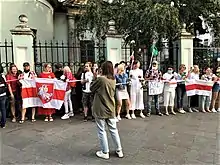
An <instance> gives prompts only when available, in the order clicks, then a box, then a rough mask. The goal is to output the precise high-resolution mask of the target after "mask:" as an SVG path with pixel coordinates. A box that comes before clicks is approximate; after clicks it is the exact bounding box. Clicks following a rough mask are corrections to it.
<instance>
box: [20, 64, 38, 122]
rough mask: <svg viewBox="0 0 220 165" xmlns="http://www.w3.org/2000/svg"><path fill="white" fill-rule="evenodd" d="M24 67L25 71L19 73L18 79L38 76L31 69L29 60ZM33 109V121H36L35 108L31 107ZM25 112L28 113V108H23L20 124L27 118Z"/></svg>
mask: <svg viewBox="0 0 220 165" xmlns="http://www.w3.org/2000/svg"><path fill="white" fill-rule="evenodd" d="M23 67H24V72H23V73H22V74H20V75H19V77H18V79H33V78H35V77H37V75H36V73H35V72H34V71H30V64H29V63H28V62H25V63H24V64H23ZM31 109H32V118H31V121H32V122H35V121H36V120H35V110H36V109H35V108H31ZM25 114H26V108H25V109H22V111H21V120H20V121H19V123H20V124H23V123H24V120H25Z"/></svg>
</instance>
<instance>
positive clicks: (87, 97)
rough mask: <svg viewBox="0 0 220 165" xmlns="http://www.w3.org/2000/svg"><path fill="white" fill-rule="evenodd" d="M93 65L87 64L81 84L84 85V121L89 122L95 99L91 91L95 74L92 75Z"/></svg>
mask: <svg viewBox="0 0 220 165" xmlns="http://www.w3.org/2000/svg"><path fill="white" fill-rule="evenodd" d="M91 69H92V64H91V63H90V62H87V63H86V64H85V73H83V74H82V76H81V83H82V85H83V89H82V91H83V95H82V104H83V109H84V121H87V120H88V117H87V116H88V110H89V109H90V108H91V105H92V101H93V97H92V93H91V91H90V86H91V83H92V81H93V79H94V76H93V73H92V70H91Z"/></svg>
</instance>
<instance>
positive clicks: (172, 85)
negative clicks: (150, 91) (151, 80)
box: [163, 67, 177, 116]
mask: <svg viewBox="0 0 220 165" xmlns="http://www.w3.org/2000/svg"><path fill="white" fill-rule="evenodd" d="M176 75H177V73H173V68H171V67H170V68H168V70H167V73H165V74H164V75H163V79H164V80H165V81H167V82H165V86H164V107H165V115H167V116H169V112H168V106H169V107H170V110H171V114H173V115H176V113H175V112H174V99H175V92H176V87H177V83H176V77H177V76H176Z"/></svg>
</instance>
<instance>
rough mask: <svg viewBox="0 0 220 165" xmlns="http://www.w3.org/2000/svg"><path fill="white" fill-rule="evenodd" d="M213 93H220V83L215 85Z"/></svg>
mask: <svg viewBox="0 0 220 165" xmlns="http://www.w3.org/2000/svg"><path fill="white" fill-rule="evenodd" d="M212 92H220V85H219V84H218V83H215V84H214V85H213V87H212Z"/></svg>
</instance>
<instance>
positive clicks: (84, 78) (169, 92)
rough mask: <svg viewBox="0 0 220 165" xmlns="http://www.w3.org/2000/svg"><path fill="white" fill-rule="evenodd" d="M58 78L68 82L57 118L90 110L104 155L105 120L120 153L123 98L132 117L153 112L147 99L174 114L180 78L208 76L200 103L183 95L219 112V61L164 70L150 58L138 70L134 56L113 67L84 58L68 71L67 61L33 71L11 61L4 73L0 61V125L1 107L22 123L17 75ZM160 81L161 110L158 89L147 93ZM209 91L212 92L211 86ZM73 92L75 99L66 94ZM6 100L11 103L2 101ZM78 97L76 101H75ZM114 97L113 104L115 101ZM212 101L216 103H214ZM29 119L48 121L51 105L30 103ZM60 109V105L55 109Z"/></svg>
mask: <svg viewBox="0 0 220 165" xmlns="http://www.w3.org/2000/svg"><path fill="white" fill-rule="evenodd" d="M36 77H38V78H48V79H57V80H60V81H66V82H67V88H66V92H65V98H64V103H63V105H64V106H63V107H64V114H63V116H62V117H61V119H63V120H65V119H69V118H70V117H73V116H74V110H77V109H81V110H82V112H83V114H84V121H88V115H89V112H90V111H91V110H92V115H91V117H92V119H93V120H94V121H95V122H96V125H97V128H98V136H99V139H100V144H101V149H102V150H101V151H98V152H97V153H96V155H97V156H98V157H101V158H104V159H108V158H109V148H108V141H107V135H106V132H105V124H107V125H108V127H109V131H110V133H111V135H112V138H113V141H114V143H115V145H116V154H117V155H118V156H119V157H123V152H122V147H121V142H120V137H119V134H118V130H117V126H116V122H119V121H120V120H122V118H121V114H122V113H121V110H122V105H123V101H124V103H125V112H126V114H125V118H127V119H129V120H131V119H136V115H137V113H135V111H137V112H138V114H139V116H140V117H141V118H145V116H147V117H150V116H151V112H152V103H153V100H154V104H155V110H156V115H159V116H163V115H166V116H169V114H172V115H176V111H175V109H174V107H175V97H176V94H177V98H176V100H177V112H179V113H181V114H184V113H186V110H184V108H185V107H184V101H183V99H184V97H185V95H186V86H185V82H186V81H187V80H199V79H201V80H204V81H207V82H213V84H214V85H213V87H212V94H210V95H209V96H207V95H204V96H203V95H202V96H201V98H202V106H201V109H200V110H198V109H196V108H195V107H194V106H193V105H192V104H191V101H192V97H193V96H189V97H188V109H187V111H188V112H189V113H192V112H199V111H201V112H203V113H205V112H213V113H216V112H220V94H219V92H220V67H218V68H217V69H216V70H213V69H211V68H208V67H207V68H205V69H204V71H203V72H201V71H200V70H199V67H198V66H197V65H194V66H193V67H192V68H189V69H188V71H187V72H186V66H185V65H184V64H181V65H180V66H179V68H178V71H176V72H175V71H174V69H173V68H172V67H168V68H167V72H166V73H164V74H163V73H162V72H161V71H160V70H159V67H158V62H157V61H153V62H152V64H151V66H150V67H149V69H148V70H146V71H143V70H142V69H141V68H140V62H139V61H132V62H131V63H125V62H124V61H121V62H120V63H118V64H115V66H114V67H113V64H112V62H110V61H106V62H104V63H103V64H102V65H101V66H99V65H98V64H97V63H94V64H92V63H91V62H87V63H85V65H84V66H83V67H80V68H79V70H78V72H77V73H76V74H74V75H73V74H72V72H71V69H70V68H69V67H68V66H64V67H63V66H62V65H61V64H56V65H55V70H54V72H53V69H52V66H51V64H44V66H43V72H42V73H40V74H38V75H37V74H36V73H35V72H34V71H33V70H31V68H30V64H29V63H28V62H25V63H24V64H23V71H19V70H18V68H17V66H16V65H15V64H11V65H10V67H9V70H8V73H7V74H3V68H2V66H0V110H1V127H2V128H5V124H6V113H7V110H10V117H11V121H12V122H13V123H15V122H17V121H18V122H19V123H21V124H22V123H24V122H25V120H26V119H27V118H26V108H25V109H23V108H22V92H21V91H22V85H21V83H20V80H22V79H34V78H36ZM154 81H155V82H160V81H163V82H164V88H163V95H164V96H163V97H164V103H163V105H164V107H165V111H164V113H162V111H161V108H160V104H159V94H157V95H150V94H149V86H148V83H149V82H154ZM210 93H211V92H210ZM72 95H75V96H77V97H75V98H74V99H73V98H72V97H71V96H72ZM7 103H9V105H10V106H7V105H8V104H7ZM80 103H81V104H80ZM115 103H116V104H115ZM216 103H217V106H216ZM27 109H30V110H31V118H30V120H31V122H35V121H36V118H35V114H38V115H43V116H44V117H45V118H44V121H45V122H53V120H54V119H53V115H54V114H55V113H56V111H57V110H56V109H51V108H42V107H34V108H33V107H31V108H27ZM58 111H59V110H58Z"/></svg>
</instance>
